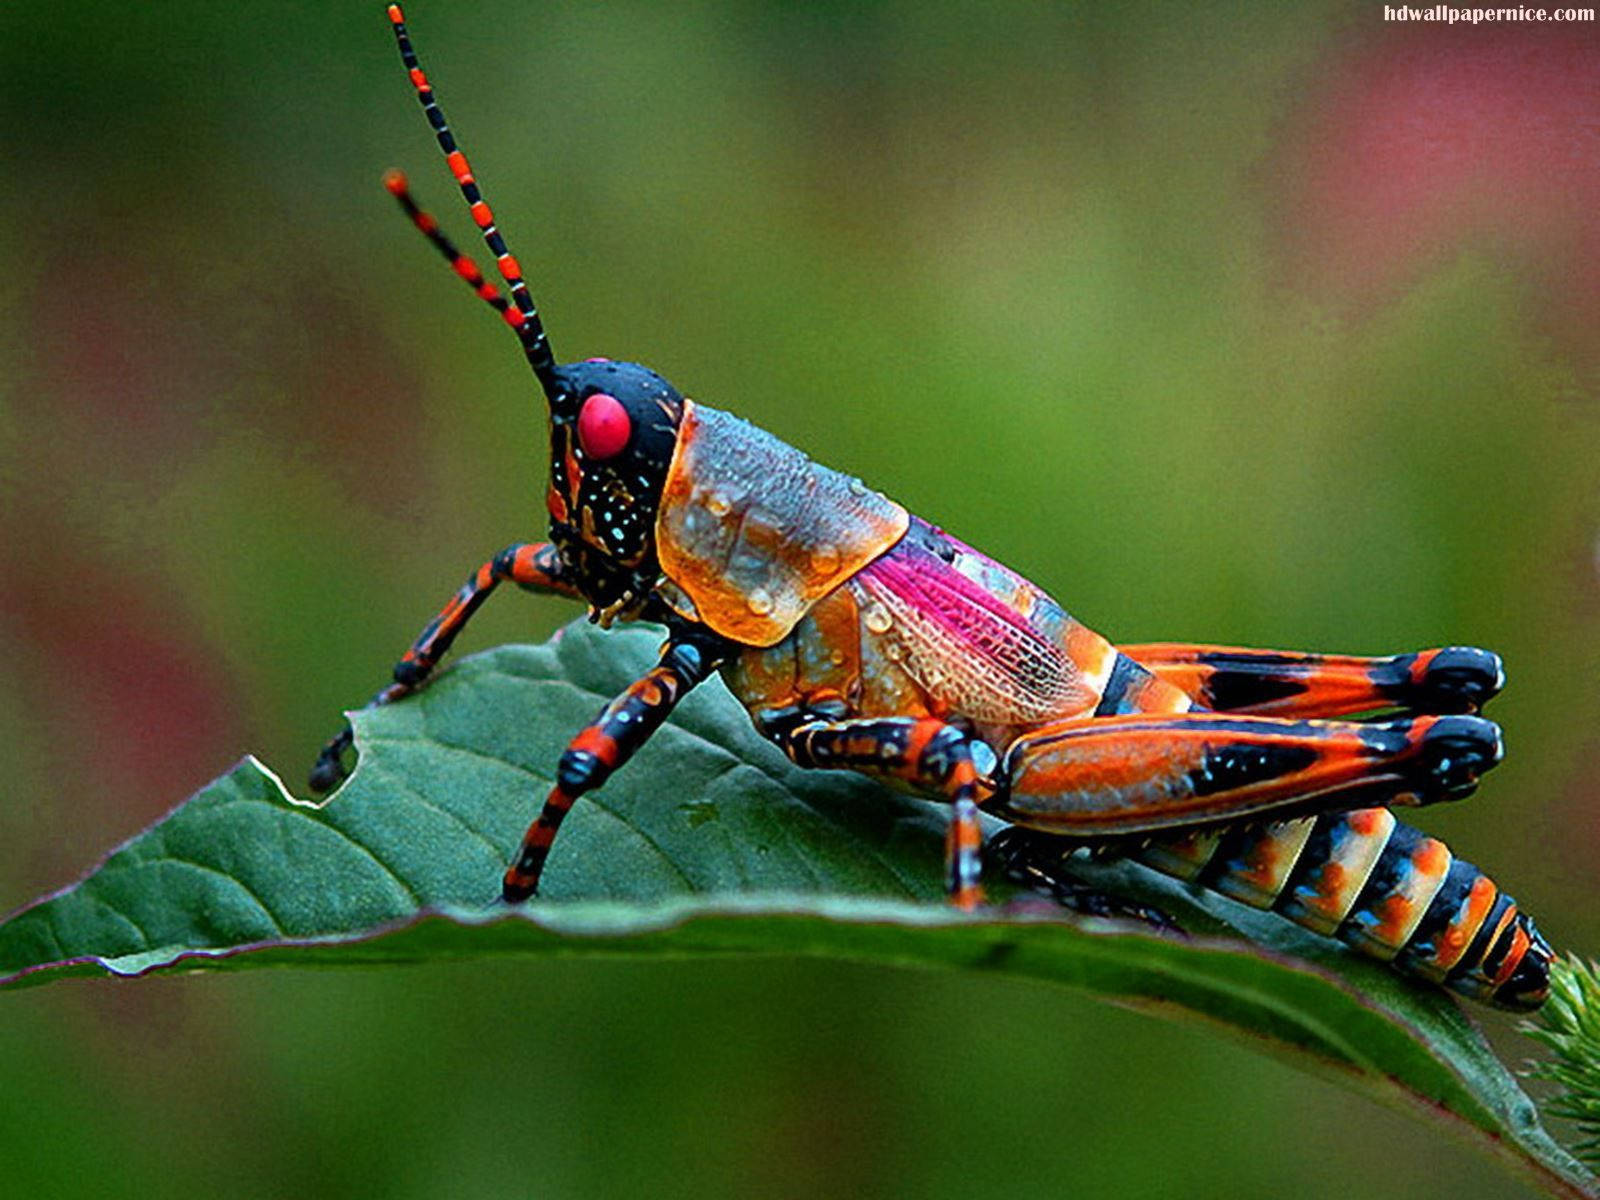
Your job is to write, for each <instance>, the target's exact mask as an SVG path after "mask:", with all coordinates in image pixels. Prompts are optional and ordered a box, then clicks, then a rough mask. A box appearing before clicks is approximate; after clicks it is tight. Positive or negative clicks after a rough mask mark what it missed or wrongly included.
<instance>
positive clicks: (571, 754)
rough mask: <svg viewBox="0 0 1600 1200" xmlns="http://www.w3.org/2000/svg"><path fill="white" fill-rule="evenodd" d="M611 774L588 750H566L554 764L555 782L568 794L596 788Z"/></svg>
mask: <svg viewBox="0 0 1600 1200" xmlns="http://www.w3.org/2000/svg"><path fill="white" fill-rule="evenodd" d="M610 774H611V768H610V767H608V766H606V764H605V763H603V762H601V761H600V758H599V756H597V755H595V754H592V753H590V752H589V751H588V750H567V751H565V752H564V753H563V754H562V755H561V761H560V762H559V763H558V764H557V765H556V782H557V783H558V784H559V785H560V787H561V790H562V791H564V792H565V793H567V795H569V796H577V795H579V794H581V793H583V792H587V791H589V790H590V789H591V788H597V787H599V786H600V785H601V784H602V783H604V782H605V781H606V779H607V778H608V777H609V776H610Z"/></svg>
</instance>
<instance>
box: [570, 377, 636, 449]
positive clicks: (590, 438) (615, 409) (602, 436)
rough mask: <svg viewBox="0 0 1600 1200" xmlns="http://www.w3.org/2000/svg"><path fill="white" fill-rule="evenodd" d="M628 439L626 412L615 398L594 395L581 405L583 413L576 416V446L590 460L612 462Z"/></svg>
mask: <svg viewBox="0 0 1600 1200" xmlns="http://www.w3.org/2000/svg"><path fill="white" fill-rule="evenodd" d="M632 435H633V422H632V421H631V420H630V419H629V418H628V410H627V409H626V408H624V407H622V401H620V400H618V399H617V398H616V397H615V396H608V395H606V393H604V392H596V393H595V394H594V395H592V396H590V397H589V398H588V399H587V400H585V401H584V402H583V411H582V412H580V413H579V414H578V442H579V444H580V445H582V446H583V452H584V453H585V454H587V455H588V456H589V457H590V458H593V459H607V458H615V457H616V456H617V455H619V454H621V453H622V451H623V450H624V449H625V448H626V447H627V445H628V438H629V437H631V436H632Z"/></svg>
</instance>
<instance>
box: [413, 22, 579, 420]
mask: <svg viewBox="0 0 1600 1200" xmlns="http://www.w3.org/2000/svg"><path fill="white" fill-rule="evenodd" d="M389 23H390V25H391V26H393V28H394V40H395V43H396V44H397V45H398V46H399V47H400V59H401V61H402V62H404V63H405V66H406V72H407V73H408V74H409V75H410V77H411V86H412V87H414V88H416V89H417V100H418V101H419V102H420V103H421V104H422V111H423V113H424V114H425V115H426V116H427V118H428V124H429V125H431V126H433V132H434V136H435V137H437V138H438V140H439V149H440V150H442V151H443V152H444V160H445V162H446V164H448V165H449V167H450V173H451V174H452V175H454V176H455V179H456V184H457V186H458V187H460V188H461V195H462V196H463V197H464V198H465V199H466V202H467V208H468V210H469V211H470V212H471V213H472V219H473V221H474V222H476V224H477V226H478V228H479V230H481V231H482V233H483V240H484V244H485V245H487V246H488V247H489V253H490V254H492V255H494V261H495V266H496V267H497V268H498V269H499V271H500V276H501V278H502V279H504V280H505V282H506V289H507V290H508V291H509V292H510V293H511V299H512V302H513V303H514V304H515V306H516V307H514V308H513V307H511V306H509V305H507V304H506V303H505V300H504V298H503V297H501V296H500V295H499V293H498V291H496V290H495V289H494V288H493V287H492V286H491V285H489V284H488V283H486V282H483V283H481V284H480V283H473V281H472V278H471V277H470V276H468V275H467V274H466V271H468V270H470V271H471V272H472V274H473V275H476V276H477V278H478V279H479V280H480V281H482V280H483V276H482V273H481V272H479V271H478V269H477V267H475V266H473V264H472V261H471V260H470V259H468V258H467V257H466V256H465V255H463V254H461V253H460V252H459V251H457V250H456V248H455V247H454V246H452V245H451V244H450V242H449V241H448V240H447V239H446V238H445V237H444V235H443V234H442V233H440V232H439V229H438V223H437V222H435V221H434V220H433V218H432V217H431V216H429V215H428V214H427V213H425V212H423V211H422V210H421V209H419V208H417V206H416V204H415V202H414V201H411V199H410V194H409V192H407V190H406V181H405V176H404V175H401V174H400V173H399V172H391V173H390V174H389V175H388V176H386V177H385V179H384V184H385V186H386V187H388V189H389V191H390V192H391V193H392V194H393V195H394V196H395V197H396V199H398V200H399V201H400V204H401V207H402V208H404V209H405V210H406V213H407V215H408V216H410V217H411V220H412V223H413V224H414V225H416V227H417V228H418V229H420V230H422V232H423V233H424V234H426V235H427V237H428V240H429V241H431V242H433V244H434V245H435V246H437V247H438V248H439V250H440V251H441V253H445V254H446V256H447V257H448V258H449V260H450V264H451V266H452V267H454V268H455V271H456V273H457V274H458V275H461V277H462V278H463V279H466V280H467V282H468V283H469V284H472V287H473V289H474V290H475V291H477V292H478V294H479V295H480V296H481V297H483V299H484V300H486V301H487V302H488V303H489V304H491V305H494V307H495V308H496V309H497V310H498V311H499V312H500V314H501V316H502V317H504V318H505V321H506V324H508V325H510V326H511V328H512V329H514V330H516V333H517V337H518V339H519V340H520V341H521V342H522V352H523V353H524V354H525V355H526V356H527V359H528V365H529V366H530V367H532V368H533V373H534V375H535V376H536V377H537V378H538V380H539V385H540V386H541V387H542V388H544V392H545V395H546V396H548V397H550V399H552V400H553V399H555V398H556V396H557V395H559V394H560V390H561V389H560V386H559V384H558V383H557V381H556V360H555V355H554V354H553V353H552V352H551V350H550V339H549V338H548V337H546V336H545V332H544V323H543V322H542V321H540V319H539V312H538V310H537V309H536V308H535V307H534V304H533V297H532V296H531V295H529V294H528V285H527V284H526V283H525V282H524V281H523V278H522V268H521V266H519V265H518V263H517V260H516V258H515V257H514V256H513V255H512V253H511V251H510V250H508V249H506V242H505V238H503V237H502V236H501V235H500V230H499V228H498V227H497V226H496V225H495V221H494V213H493V212H491V211H490V209H489V204H488V202H487V201H486V200H484V198H483V193H482V192H481V191H480V190H479V189H478V181H477V179H476V178H475V177H474V176H473V174H472V168H471V167H470V166H469V165H468V163H467V156H466V155H465V154H463V153H462V152H461V150H460V148H459V147H458V146H457V145H456V139H455V135H454V134H452V133H451V132H450V126H449V125H447V124H446V123H445V119H444V110H443V109H441V108H440V107H439V102H438V101H437V100H436V99H435V98H434V95H433V86H432V85H431V84H430V83H429V82H428V77H427V76H426V75H425V74H423V71H422V67H421V65H420V64H419V63H418V61H417V52H416V51H415V50H414V49H412V47H411V37H410V35H409V34H408V33H407V32H406V21H405V14H404V13H403V12H401V11H400V6H399V5H398V4H391V5H389ZM397 187H398V190H397ZM491 295H492V296H493V299H491ZM495 300H499V301H500V303H498V304H496V303H495Z"/></svg>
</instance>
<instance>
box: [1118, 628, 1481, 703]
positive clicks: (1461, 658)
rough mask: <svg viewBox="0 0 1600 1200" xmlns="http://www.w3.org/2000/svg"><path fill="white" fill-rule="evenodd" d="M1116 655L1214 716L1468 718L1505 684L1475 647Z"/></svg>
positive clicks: (1170, 648)
mask: <svg viewBox="0 0 1600 1200" xmlns="http://www.w3.org/2000/svg"><path fill="white" fill-rule="evenodd" d="M1121 650H1122V652H1123V653H1124V654H1126V655H1127V656H1128V657H1129V658H1131V659H1133V660H1134V661H1135V662H1137V663H1138V664H1139V665H1140V666H1142V667H1144V668H1145V669H1146V670H1147V671H1150V672H1151V673H1152V674H1154V675H1155V676H1156V677H1157V678H1158V679H1160V680H1162V681H1163V682H1165V683H1170V684H1172V685H1173V686H1174V687H1177V688H1178V689H1180V690H1181V691H1183V692H1186V693H1188V695H1189V696H1190V697H1192V698H1193V700H1194V702H1195V703H1196V704H1197V705H1198V706H1200V707H1202V708H1208V709H1212V710H1214V711H1217V712H1234V713H1252V714H1255V715H1258V716H1278V717H1340V716H1346V715H1348V714H1350V713H1358V712H1369V711H1371V710H1373V709H1380V708H1403V709H1408V710H1410V711H1412V712H1418V713H1474V712H1477V711H1478V710H1479V709H1480V708H1482V707H1483V705H1484V704H1485V703H1486V702H1487V701H1488V700H1490V699H1492V698H1493V697H1494V696H1495V694H1496V693H1498V692H1499V690H1500V688H1501V686H1502V685H1503V684H1504V683H1505V673H1504V671H1503V670H1502V668H1501V663H1500V656H1499V655H1498V654H1494V653H1492V652H1490V651H1488V650H1480V649H1478V648H1477V647H1476V646H1446V647H1444V648H1443V649H1439V650H1422V651H1419V652H1417V653H1415V654H1395V655H1390V656H1388V657H1386V658H1361V657H1358V656H1356V655H1350V654H1301V653H1292V652H1285V651H1279V650H1250V649H1245V648H1242V647H1237V646H1206V645H1185V644H1180V643H1175V642H1158V643H1152V644H1148V645H1136V646H1123V647H1121Z"/></svg>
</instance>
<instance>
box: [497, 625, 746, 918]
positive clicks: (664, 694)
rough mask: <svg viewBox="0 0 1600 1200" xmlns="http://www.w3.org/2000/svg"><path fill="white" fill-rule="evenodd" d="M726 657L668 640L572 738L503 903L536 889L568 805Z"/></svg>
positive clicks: (708, 643) (707, 644)
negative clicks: (647, 666) (637, 675)
mask: <svg viewBox="0 0 1600 1200" xmlns="http://www.w3.org/2000/svg"><path fill="white" fill-rule="evenodd" d="M726 655H727V648H726V646H725V645H724V644H723V643H721V642H715V641H712V640H709V639H707V640H698V639H697V640H681V641H673V642H669V643H668V644H667V647H666V649H665V650H663V651H662V653H661V660H660V662H658V663H657V664H656V665H655V666H654V667H651V668H650V670H649V671H648V672H646V673H645V675H644V676H643V677H642V678H641V679H639V680H637V681H636V682H635V683H633V684H631V685H629V687H628V690H627V691H625V692H623V693H622V695H620V696H618V697H617V698H616V699H615V700H613V701H611V703H610V704H607V705H606V706H605V708H603V709H601V710H600V715H599V716H598V717H596V718H595V719H594V720H593V721H592V722H591V723H590V724H589V726H588V727H587V728H585V729H584V730H583V732H582V733H580V734H578V736H577V737H575V738H573V739H572V743H571V744H570V745H569V746H568V747H567V749H566V750H565V751H564V752H563V753H562V755H561V761H560V762H559V763H557V765H556V785H555V787H553V788H552V789H551V790H550V795H549V796H548V797H546V799H545V802H544V807H543V808H541V809H540V810H539V815H538V817H537V818H536V819H535V820H534V822H533V824H532V825H530V826H528V831H527V832H526V833H525V834H523V835H522V848H521V849H520V850H519V851H518V852H517V858H516V861H515V862H514V863H512V865H511V867H510V868H509V869H508V870H507V871H506V874H505V881H504V884H503V886H502V889H501V896H502V898H503V899H504V900H505V901H506V903H508V904H516V903H518V902H520V901H522V900H526V899H527V898H528V897H529V896H532V895H534V894H535V893H537V892H538V890H539V876H540V875H541V874H542V873H543V871H544V864H545V860H546V859H547V858H548V857H549V855H550V847H551V845H552V844H553V843H554V842H555V840H556V834H557V833H558V832H560V829H561V822H562V821H563V820H565V819H566V815H567V813H568V812H569V811H571V809H572V806H573V804H575V803H576V802H577V800H578V798H579V797H581V796H582V795H583V794H584V793H585V792H590V791H593V790H594V789H595V788H597V787H599V786H600V785H601V784H603V783H604V782H605V781H606V780H607V779H609V778H610V777H611V773H612V772H613V771H615V770H616V769H617V768H618V767H620V766H621V765H622V764H623V763H625V762H627V761H628V759H629V758H631V757H632V756H633V752H634V751H635V750H637V749H638V748H639V747H640V746H642V745H644V743H645V742H646V741H647V740H648V739H649V737H650V735H651V734H653V733H654V732H655V731H656V730H657V729H659V728H661V723H662V722H663V721H665V720H666V719H667V717H668V715H670V714H671V712H672V710H673V708H674V707H675V706H676V705H677V703H678V701H679V700H681V699H682V698H683V697H684V696H685V695H687V694H688V692H689V691H690V690H692V689H693V688H694V687H695V686H696V685H697V684H699V683H701V682H703V681H704V680H705V679H706V677H707V676H709V675H710V674H711V672H712V671H714V670H716V669H717V666H718V665H719V664H720V663H721V662H722V660H723V659H724V658H725V657H726Z"/></svg>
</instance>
